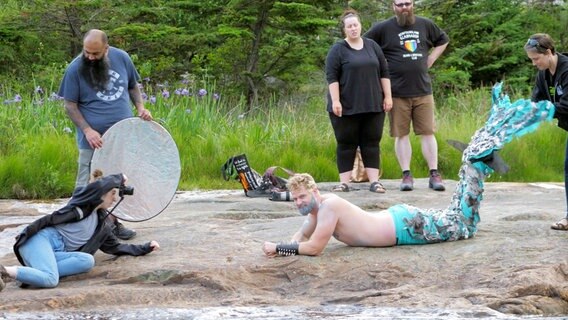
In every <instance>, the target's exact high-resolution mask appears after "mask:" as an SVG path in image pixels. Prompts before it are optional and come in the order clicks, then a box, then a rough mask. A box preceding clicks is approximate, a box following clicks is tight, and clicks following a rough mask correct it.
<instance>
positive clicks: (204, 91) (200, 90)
mask: <svg viewBox="0 0 568 320" xmlns="http://www.w3.org/2000/svg"><path fill="white" fill-rule="evenodd" d="M206 94H207V90H205V89H199V92H197V95H199V96H200V97H203V96H204V95H206Z"/></svg>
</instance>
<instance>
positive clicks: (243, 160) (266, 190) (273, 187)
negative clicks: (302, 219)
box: [221, 154, 294, 201]
mask: <svg viewBox="0 0 568 320" xmlns="http://www.w3.org/2000/svg"><path fill="white" fill-rule="evenodd" d="M277 169H281V170H282V171H284V172H286V173H287V174H288V176H291V175H293V174H294V172H293V171H292V170H289V169H286V168H282V167H279V166H273V167H270V168H268V169H266V171H265V172H264V175H262V176H261V175H260V174H259V173H258V172H256V171H255V170H254V169H252V168H251V167H250V165H249V163H248V160H247V157H246V155H244V154H241V155H238V156H234V157H231V158H229V160H227V161H226V162H225V164H223V166H222V167H221V172H222V174H223V178H224V179H225V180H226V181H229V180H230V179H231V178H234V179H235V180H238V181H239V182H240V183H241V185H242V186H243V190H244V192H245V195H246V196H247V197H251V198H256V197H267V198H269V199H270V200H274V201H291V200H292V198H291V196H290V192H289V191H288V189H287V187H286V183H287V182H288V180H287V179H284V178H282V177H279V176H277V175H275V174H274V172H275V171H276V170H277Z"/></svg>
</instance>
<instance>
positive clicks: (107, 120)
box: [58, 47, 140, 149]
mask: <svg viewBox="0 0 568 320" xmlns="http://www.w3.org/2000/svg"><path fill="white" fill-rule="evenodd" d="M81 56H82V54H81V55H79V56H78V57H76V58H75V59H74V60H73V61H72V62H71V63H70V64H69V66H68V67H67V70H66V71H65V75H64V76H63V80H62V81H61V86H60V87H59V93H58V94H59V96H61V97H63V98H64V99H65V100H68V101H72V102H75V103H77V104H78V106H79V111H80V112H81V114H82V115H83V117H84V118H85V120H86V121H87V123H89V125H90V126H91V127H92V128H93V129H94V130H96V131H97V132H99V133H100V134H101V135H102V134H104V133H105V132H106V131H107V130H108V128H110V127H111V126H112V125H113V124H115V123H117V122H118V121H120V120H123V119H126V118H130V117H132V116H133V114H132V105H131V103H130V95H129V93H128V90H129V89H132V88H134V86H136V85H137V82H138V81H139V79H140V76H139V75H138V72H137V71H136V68H135V67H134V63H133V62H132V60H131V59H130V57H129V56H128V54H127V53H126V52H125V51H123V50H120V49H118V48H115V47H109V51H108V58H109V60H110V70H109V74H110V81H109V84H108V86H107V88H106V89H105V90H104V91H95V90H94V89H93V88H91V87H90V86H89V85H88V83H87V81H86V80H85V79H84V78H83V77H81V75H80V72H79V70H80V67H81V63H82V59H81ZM77 144H78V146H79V149H90V148H91V147H90V146H89V142H88V141H87V139H85V135H84V134H83V131H81V130H77Z"/></svg>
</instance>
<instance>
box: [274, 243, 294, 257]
mask: <svg viewBox="0 0 568 320" xmlns="http://www.w3.org/2000/svg"><path fill="white" fill-rule="evenodd" d="M298 248H300V244H299V243H297V242H294V243H285V244H282V243H279V244H277V245H276V253H277V254H278V255H279V256H295V255H297V254H300V252H299V251H298Z"/></svg>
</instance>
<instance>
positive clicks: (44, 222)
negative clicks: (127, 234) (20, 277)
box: [14, 174, 152, 266]
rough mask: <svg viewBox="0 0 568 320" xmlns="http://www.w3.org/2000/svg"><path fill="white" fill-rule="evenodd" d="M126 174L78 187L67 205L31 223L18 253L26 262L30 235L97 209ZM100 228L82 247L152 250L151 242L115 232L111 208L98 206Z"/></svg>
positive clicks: (20, 239) (130, 251)
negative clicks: (23, 250) (128, 240)
mask: <svg viewBox="0 0 568 320" xmlns="http://www.w3.org/2000/svg"><path fill="white" fill-rule="evenodd" d="M123 182H124V181H123V175H122V174H115V175H109V176H106V177H104V178H102V179H99V180H97V181H95V182H92V183H90V184H88V185H87V186H86V187H85V188H83V189H79V190H77V191H76V192H75V193H74V194H73V196H72V197H71V200H69V202H68V203H67V205H66V206H65V207H63V208H61V209H59V210H57V211H54V212H53V213H51V214H48V215H45V216H43V217H41V218H39V219H37V220H36V221H34V222H32V223H31V224H30V225H28V226H27V227H26V228H25V229H24V230H23V231H22V233H20V235H18V237H17V238H16V243H15V244H14V253H15V254H16V257H17V258H18V261H20V263H21V264H22V265H24V266H25V263H24V261H23V259H22V257H21V255H20V253H19V248H20V247H21V246H22V244H24V243H25V242H26V241H27V240H28V239H30V238H31V237H33V236H34V235H35V234H37V233H38V232H39V231H40V230H41V229H43V228H46V227H51V226H55V225H58V224H62V223H69V222H77V221H80V220H83V219H84V218H86V217H88V216H90V215H91V214H93V213H95V212H94V209H95V208H96V207H97V206H98V205H99V204H101V203H102V199H101V198H102V196H103V195H104V194H105V193H107V192H109V191H110V190H112V189H114V188H118V187H120V186H121V185H122V184H123ZM96 214H97V215H98V224H97V228H96V230H95V232H94V234H93V236H92V237H91V239H89V241H87V243H86V244H85V245H83V246H82V247H81V248H80V249H79V250H78V251H81V252H86V253H89V254H92V255H93V254H95V252H96V251H97V250H98V249H101V250H102V251H103V252H105V253H108V254H114V255H132V256H141V255H145V254H147V253H150V252H151V251H152V248H151V247H150V242H148V243H145V244H143V245H134V244H122V243H120V242H119V241H118V239H117V238H116V237H115V235H114V234H113V232H112V230H113V228H114V223H113V222H112V221H110V219H109V218H107V217H108V212H107V211H106V210H103V209H99V210H97V212H96Z"/></svg>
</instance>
